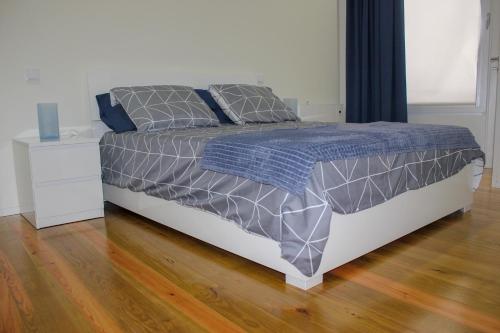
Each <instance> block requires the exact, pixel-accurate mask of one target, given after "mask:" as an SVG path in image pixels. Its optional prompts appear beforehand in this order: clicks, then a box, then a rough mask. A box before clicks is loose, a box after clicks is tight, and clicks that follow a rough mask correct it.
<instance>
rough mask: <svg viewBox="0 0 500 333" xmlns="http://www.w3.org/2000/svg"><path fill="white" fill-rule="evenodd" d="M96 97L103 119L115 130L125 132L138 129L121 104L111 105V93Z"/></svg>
mask: <svg viewBox="0 0 500 333" xmlns="http://www.w3.org/2000/svg"><path fill="white" fill-rule="evenodd" d="M95 98H96V100H97V105H98V106H99V116H100V117H101V120H102V121H103V123H105V124H106V125H107V126H108V127H109V128H111V129H112V130H113V131H114V132H116V133H123V132H129V131H136V130H137V128H136V127H135V125H134V123H133V122H132V120H130V117H129V116H128V115H127V112H125V110H124V109H123V107H122V106H121V105H120V104H117V105H115V106H112V105H111V99H110V97H109V93H107V94H101V95H97V96H96V97H95Z"/></svg>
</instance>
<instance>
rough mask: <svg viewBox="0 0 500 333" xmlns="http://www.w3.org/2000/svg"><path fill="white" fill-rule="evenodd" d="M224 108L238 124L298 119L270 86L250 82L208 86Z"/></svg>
mask: <svg viewBox="0 0 500 333" xmlns="http://www.w3.org/2000/svg"><path fill="white" fill-rule="evenodd" d="M208 91H209V92H210V94H211V95H212V96H213V98H214V99H215V101H216V102H217V103H218V104H219V105H220V107H221V108H222V110H223V111H224V113H225V114H227V116H228V117H229V118H231V120H232V121H234V122H235V123H236V124H239V125H242V124H245V123H272V122H282V121H287V120H298V118H297V116H296V115H295V114H294V113H293V111H292V110H291V109H289V108H288V107H287V106H286V105H285V103H283V102H282V101H281V100H280V99H279V98H278V97H277V96H276V95H275V94H273V92H272V90H271V89H270V88H268V87H261V86H253V85H249V84H213V85H211V86H210V87H209V88H208Z"/></svg>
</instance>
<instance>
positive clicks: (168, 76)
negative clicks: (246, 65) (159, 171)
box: [87, 69, 262, 137]
mask: <svg viewBox="0 0 500 333" xmlns="http://www.w3.org/2000/svg"><path fill="white" fill-rule="evenodd" d="M87 82H88V92H89V105H90V119H91V121H92V130H93V132H94V135H95V136H97V137H101V136H102V135H103V134H104V133H105V132H107V131H110V129H109V128H108V127H107V126H106V125H105V124H104V123H103V122H102V121H101V119H100V117H99V108H98V106H97V101H96V99H95V96H96V95H99V94H104V93H106V92H109V90H110V89H111V88H114V87H120V86H139V85H157V84H178V85H186V86H190V87H193V88H198V89H207V88H208V85H210V84H216V83H248V84H262V75H261V74H251V73H246V74H245V73H240V74H235V73H194V72H181V71H170V70H147V71H146V70H140V71H139V70H130V69H128V70H113V71H109V70H94V71H90V72H88V76H87Z"/></svg>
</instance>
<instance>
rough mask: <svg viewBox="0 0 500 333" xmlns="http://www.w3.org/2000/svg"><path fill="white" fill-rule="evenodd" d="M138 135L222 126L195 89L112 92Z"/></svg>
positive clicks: (167, 87)
mask: <svg viewBox="0 0 500 333" xmlns="http://www.w3.org/2000/svg"><path fill="white" fill-rule="evenodd" d="M110 92H111V100H112V101H115V102H119V103H120V104H121V105H122V106H123V108H124V109H125V111H126V112H127V114H128V115H129V117H130V119H131V120H132V122H133V123H134V124H135V126H136V127H137V131H138V132H150V131H157V130H160V129H170V128H184V127H198V126H219V125H220V123H219V120H218V119H217V117H216V115H215V113H214V112H213V111H212V110H211V109H210V108H209V107H208V106H207V105H206V104H205V102H204V101H203V100H202V99H201V98H200V97H199V96H198V94H197V93H196V92H195V91H194V90H193V88H191V87H185V86H171V85H161V86H142V87H119V88H113V89H111V91H110Z"/></svg>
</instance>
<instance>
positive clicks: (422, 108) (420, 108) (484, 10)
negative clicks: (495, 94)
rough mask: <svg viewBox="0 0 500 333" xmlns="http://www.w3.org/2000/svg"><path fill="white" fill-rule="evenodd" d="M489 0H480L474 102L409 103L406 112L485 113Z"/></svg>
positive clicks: (487, 72) (488, 46) (488, 49)
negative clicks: (479, 27) (479, 29)
mask: <svg viewBox="0 0 500 333" xmlns="http://www.w3.org/2000/svg"><path fill="white" fill-rule="evenodd" d="M490 1H491V0H481V31H480V37H479V50H478V57H477V78H476V103H474V104H472V103H471V104H462V103H456V104H455V103H429V104H410V103H408V113H414V114H420V115H422V114H435V113H444V114H477V115H482V114H484V113H486V107H487V104H488V100H487V98H488V74H489V51H490V29H489V25H490V5H491V3H490Z"/></svg>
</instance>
